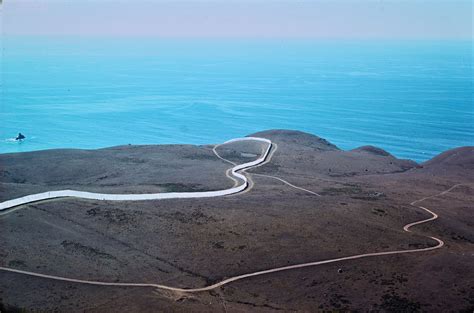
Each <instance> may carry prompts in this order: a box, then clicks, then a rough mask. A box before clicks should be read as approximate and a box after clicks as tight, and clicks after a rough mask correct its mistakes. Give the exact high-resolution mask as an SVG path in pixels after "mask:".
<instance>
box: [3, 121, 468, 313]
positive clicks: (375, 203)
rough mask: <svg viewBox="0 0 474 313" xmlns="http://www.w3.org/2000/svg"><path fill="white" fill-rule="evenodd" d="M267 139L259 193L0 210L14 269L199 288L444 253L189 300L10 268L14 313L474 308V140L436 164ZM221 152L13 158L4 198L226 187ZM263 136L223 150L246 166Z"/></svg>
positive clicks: (162, 149)
mask: <svg viewBox="0 0 474 313" xmlns="http://www.w3.org/2000/svg"><path fill="white" fill-rule="evenodd" d="M253 135H255V136H260V137H265V138H268V139H271V140H272V141H273V142H275V143H276V144H277V145H278V150H277V151H276V152H275V154H274V156H273V158H272V160H271V162H270V163H268V164H266V165H264V166H262V167H259V168H257V169H253V170H250V171H249V172H250V173H261V174H266V175H274V176H277V177H280V178H282V179H285V180H287V181H289V182H291V183H292V184H295V185H297V186H300V187H303V188H306V189H308V190H312V191H314V192H317V193H319V194H321V195H322V197H317V196H315V195H313V194H309V193H306V192H304V191H301V190H296V189H293V188H291V187H290V186H288V185H285V184H283V183H281V182H280V181H278V180H275V179H271V178H268V177H262V176H256V175H254V176H252V179H253V181H254V182H255V186H254V187H253V189H252V190H250V191H249V192H246V193H244V194H240V195H234V196H226V197H222V198H210V199H182V200H160V201H143V202H101V201H91V200H78V199H58V200H54V201H45V202H42V203H36V204H31V205H28V206H25V207H24V208H22V209H19V210H15V211H13V212H11V213H9V214H7V215H4V216H1V217H0V263H1V265H2V266H8V267H12V268H18V269H23V270H29V271H35V272H40V273H45V274H51V275H58V276H65V277H71V278H80V279H92V280H101V281H110V282H150V283H162V284H167V285H172V286H176V287H201V286H205V285H208V284H211V283H214V282H217V281H220V280H222V279H224V278H226V277H230V276H234V275H239V274H244V273H247V272H253V271H258V270H263V269H268V268H272V267H279V266H285V265H289V264H297V263H304V262H310V261H317V260H323V259H328V258H334V257H341V256H349V255H353V254H360V253H365V252H377V251H389V250H396V249H412V248H416V247H427V246H430V245H433V242H432V241H431V240H430V239H427V238H425V237H423V236H421V235H420V234H426V235H436V237H439V238H441V239H443V240H444V241H445V243H446V245H445V246H444V247H443V248H442V249H439V250H435V251H432V252H426V253H419V254H411V255H399V256H384V257H377V258H372V259H361V260H353V261H348V262H341V263H335V264H328V265H321V266H317V267H312V268H305V269H299V270H293V271H287V272H281V273H275V274H271V275H266V276H260V277H254V278H250V279H247V280H242V281H238V282H235V283H232V284H230V285H227V286H224V287H222V288H220V289H218V290H215V291H213V292H206V293H199V294H193V295H189V296H183V295H176V294H172V293H169V292H164V291H157V290H153V289H150V288H148V289H147V288H123V287H97V286H87V285H81V284H75V283H66V282H57V281H51V280H47V279H41V278H34V277H28V276H24V275H20V274H14V273H6V272H0V298H1V303H2V305H3V306H4V307H5V308H10V309H14V308H21V309H25V310H27V311H28V310H33V311H35V310H40V311H61V312H72V311H77V312H83V311H86V312H115V311H119V310H120V311H121V310H125V311H136V312H156V311H167V312H169V311H176V312H187V311H194V312H203V311H207V312H210V311H211V312H247V311H253V312H255V311H257V312H273V311H306V312H314V311H328V310H329V311H333V310H342V311H367V310H374V311H386V312H400V311H402V312H418V311H430V312H449V311H452V312H459V311H463V310H465V311H467V312H472V310H473V308H474V301H473V299H474V284H473V281H474V274H473V273H474V265H473V264H474V231H473V229H474V225H473V224H474V218H473V217H474V211H473V209H474V208H473V205H472V203H473V200H474V180H473V179H472V177H474V147H465V148H462V149H457V150H451V151H448V152H446V153H445V154H443V155H441V156H438V157H437V158H434V159H433V160H431V161H429V162H426V163H424V164H420V165H419V164H416V163H415V162H412V161H408V160H398V159H396V158H395V157H393V156H391V155H390V154H388V153H387V152H385V151H383V150H381V149H378V148H375V147H362V148H359V149H355V150H352V151H342V150H339V149H338V148H337V147H336V146H334V145H332V144H330V143H329V142H327V141H325V140H324V139H321V138H318V137H316V136H312V135H309V134H305V133H301V132H294V131H282V130H280V131H278V130H274V131H266V132H262V133H258V134H253ZM212 147H213V146H211V145H210V146H182V145H176V146H169V145H168V146H122V147H113V148H108V149H101V150H93V151H92V150H91V151H86V150H48V151H40V152H29V153H20V154H3V155H0V165H1V167H0V188H1V189H0V200H7V199H11V198H14V197H18V196H22V195H26V194H30V193H35V192H40V191H46V190H54V189H65V188H74V189H77V190H85V191H101V192H111V193H113V192H117V193H118V192H157V191H172V190H174V191H197V190H216V189H222V188H228V187H231V186H232V185H233V182H232V181H231V180H230V179H228V178H227V177H226V176H225V171H226V169H228V168H230V167H231V165H230V164H228V163H226V162H224V161H222V160H219V159H218V158H217V157H216V156H215V155H214V154H213V153H212ZM261 150H262V146H260V145H259V144H258V143H236V144H231V145H226V146H220V147H219V148H218V152H219V153H220V154H221V155H222V156H223V157H225V158H228V159H230V160H232V161H233V162H236V163H244V162H248V161H249V160H252V158H256V157H258V155H259V153H261ZM457 183H463V184H466V185H465V186H462V187H459V188H457V189H455V190H453V192H451V193H449V194H446V195H444V196H441V197H438V198H434V199H430V200H427V201H426V202H424V203H423V205H424V206H426V207H427V208H430V209H431V210H433V211H434V212H436V213H437V214H439V216H440V218H439V219H438V220H436V221H434V222H432V223H428V224H425V225H420V226H419V227H418V226H417V228H416V231H418V232H419V234H407V233H405V232H404V231H403V230H402V228H403V226H404V225H405V224H407V223H409V222H411V221H416V220H419V219H423V218H424V217H427V216H426V213H425V212H422V211H421V210H417V209H416V208H414V207H412V206H409V203H410V202H412V201H414V200H416V199H419V198H422V197H425V196H429V195H432V194H436V193H439V192H440V191H443V190H445V189H447V188H449V187H450V186H451V185H454V184H457Z"/></svg>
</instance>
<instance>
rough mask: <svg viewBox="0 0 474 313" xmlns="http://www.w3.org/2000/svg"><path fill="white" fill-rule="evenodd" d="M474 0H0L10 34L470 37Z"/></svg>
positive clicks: (4, 30)
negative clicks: (0, 0)
mask: <svg viewBox="0 0 474 313" xmlns="http://www.w3.org/2000/svg"><path fill="white" fill-rule="evenodd" d="M472 16H473V1H472V0H345V1H343V0H312V1H310V0H306V1H301V0H275V1H272V0H239V1H237V0H187V1H182V0H155V1H153V0H131V1H124V0H113V1H112V0H3V4H2V5H1V7H0V19H1V24H0V27H1V32H2V34H3V35H5V36H9V35H33V36H35V35H66V36H76V35H77V36H157V37H166V38H183V37H184V38H188V37H191V38H201V37H204V38H323V39H469V40H472V37H473V29H472V19H473V17H472Z"/></svg>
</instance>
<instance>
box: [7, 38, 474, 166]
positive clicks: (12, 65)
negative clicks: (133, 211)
mask: <svg viewBox="0 0 474 313" xmlns="http://www.w3.org/2000/svg"><path fill="white" fill-rule="evenodd" d="M1 45H2V47H1V48H2V52H3V53H2V57H1V68H0V70H1V86H0V87H1V94H0V153H5V152H21V151H32V150H40V149H51V148H100V147H108V146H114V145H122V144H128V143H131V144H163V143H190V144H206V143H220V142H223V141H225V140H227V139H231V138H234V137H240V136H244V135H248V134H251V133H253V132H257V131H261V130H265V129H271V128H286V129H296V130H302V131H306V132H310V133H313V134H316V135H318V136H320V137H323V138H326V139H328V140H329V141H331V142H332V143H334V144H336V145H338V146H339V147H340V148H343V149H352V148H356V147H358V146H361V145H368V144H370V145H375V146H379V147H381V148H383V149H386V150H387V151H389V152H391V153H392V154H394V155H396V156H397V157H402V158H411V159H414V160H417V161H423V160H427V159H429V158H431V157H432V156H434V155H436V154H437V153H439V152H441V151H444V150H446V149H450V148H454V147H458V146H464V145H474V104H473V91H474V89H473V48H472V42H470V41H464V42H463V41H444V42H443V41H438V42H429V41H420V42H417V41H411V42H394V41H392V42H390V41H378V42H376V41H360V42H355V41H295V40H293V41H278V40H263V41H256V40H255V41H252V40H248V41H244V40H235V41H230V40H163V39H161V40H160V39H148V38H143V39H126V38H115V39H104V38H94V39H90V38H75V39H64V38H46V37H45V38H1ZM18 132H22V133H23V134H25V135H26V136H27V140H26V141H24V142H22V143H18V142H15V141H14V140H12V138H13V137H15V136H16V135H17V133H18Z"/></svg>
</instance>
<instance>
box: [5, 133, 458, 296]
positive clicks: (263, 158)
mask: <svg viewBox="0 0 474 313" xmlns="http://www.w3.org/2000/svg"><path fill="white" fill-rule="evenodd" d="M240 140H257V141H261V142H266V143H268V147H267V148H266V149H265V152H264V153H263V155H262V156H261V157H260V158H258V159H257V160H255V161H252V162H248V163H245V164H242V165H236V164H235V163H234V162H231V161H229V160H226V159H224V158H222V157H221V156H220V155H219V154H218V153H217V151H216V148H217V147H218V146H219V145H218V146H216V147H214V149H213V151H214V153H215V154H216V156H217V157H218V158H220V159H222V160H224V161H226V162H228V163H231V164H233V165H234V167H233V168H232V169H231V171H230V174H229V171H228V172H227V175H228V176H229V177H230V178H231V179H235V178H238V179H240V180H241V181H243V182H244V183H243V184H242V185H240V186H236V187H233V188H230V189H226V190H224V191H219V192H228V191H229V190H235V189H236V188H242V186H244V188H242V189H241V190H239V191H237V192H243V191H244V190H245V189H247V190H248V189H250V188H251V185H249V184H251V180H249V179H247V177H246V176H244V175H242V174H240V173H237V171H241V172H245V170H247V169H250V168H255V167H257V166H261V165H264V164H266V163H267V162H269V161H270V159H271V156H272V155H273V153H274V152H275V151H276V145H275V144H273V146H274V147H275V148H274V149H273V151H272V152H270V151H271V150H272V149H271V148H272V142H271V141H269V140H268V139H264V138H255V137H247V138H241V139H234V140H231V141H228V142H226V143H231V142H236V141H240ZM224 144H225V143H224ZM270 153H271V154H270ZM253 175H255V174H253ZM259 175H260V176H266V177H270V178H274V179H278V180H280V181H282V182H284V183H285V184H287V185H289V186H292V187H294V188H296V189H301V190H304V191H307V192H309V193H312V194H314V195H317V196H319V194H317V193H315V192H312V191H310V190H306V189H304V188H301V187H297V186H295V185H292V184H290V183H288V182H287V181H285V180H283V179H281V178H278V177H274V176H269V175H261V174H259ZM234 181H236V183H237V182H238V180H234ZM461 185H462V184H456V185H454V186H452V187H450V188H449V189H447V190H444V191H442V192H440V193H438V194H435V195H432V196H428V197H424V198H421V199H419V200H415V201H413V202H411V203H410V205H411V206H413V207H416V208H419V209H421V210H423V211H425V212H427V213H429V214H430V215H431V217H429V218H427V219H423V220H420V221H416V222H413V223H410V224H407V225H405V226H404V227H403V230H404V231H406V232H411V230H410V228H411V227H413V226H415V225H419V224H423V223H427V222H429V221H433V220H435V219H437V218H438V215H437V214H436V213H434V212H432V211H431V210H429V209H427V208H425V207H423V206H419V205H417V204H418V203H420V202H422V201H424V200H427V199H431V198H434V197H438V196H442V195H445V194H447V193H448V192H450V191H452V190H453V189H455V188H456V187H458V186H461ZM247 187H249V188H247ZM247 190H246V191H247ZM79 193H81V192H79ZM208 193H210V192H202V193H199V192H196V193H194V194H206V195H205V196H209V195H208ZM232 193H235V192H232ZM232 193H226V194H232ZM81 194H82V193H81ZM88 194H89V193H88ZM169 194H172V195H176V194H185V195H189V194H190V193H169ZM95 195H101V196H102V195H103V194H95ZM150 195H159V194H150ZM69 196H70V197H77V196H76V195H69ZM119 196H123V195H119ZM128 196H138V195H128ZM205 196H204V197H205ZM27 197H29V196H27ZM27 197H23V198H19V199H23V200H22V202H23V203H21V204H17V205H23V204H27V203H29V202H24V201H25V200H24V199H25V198H26V199H27ZM195 197H196V196H194V198H195ZM50 198H57V196H56V197H50ZM169 198H171V197H169ZM169 198H168V199H169ZM88 199H90V198H88ZM94 199H97V198H94ZM146 199H150V198H146ZM146 199H135V198H134V199H132V200H146ZM154 199H163V198H154ZM98 200H105V199H103V198H100V197H99V199H98ZM106 200H109V199H106ZM113 200H118V199H113ZM123 200H131V199H121V200H119V201H123ZM11 201H14V200H10V201H6V202H3V203H0V205H2V204H5V203H10V204H11V203H13V202H11ZM34 201H35V202H36V201H38V200H34ZM30 202H31V201H30ZM14 206H16V205H6V206H5V205H4V206H0V210H5V209H6V208H12V207H14ZM425 237H427V238H430V239H432V240H433V241H435V242H436V245H434V246H431V247H427V248H419V249H408V250H394V251H384V252H373V253H363V254H357V255H351V256H346V257H340V258H334V259H328V260H319V261H314V262H308V263H302V264H295V265H289V266H283V267H277V268H272V269H267V270H262V271H257V272H252V273H247V274H243V275H238V276H234V277H230V278H227V279H224V280H222V281H220V282H218V283H215V284H212V285H209V286H206V287H199V288H178V287H172V286H167V285H161V284H152V283H116V282H102V281H94V280H82V279H74V278H67V277H61V276H55V275H47V274H41V273H36V272H30V271H23V270H18V269H14V268H9V267H0V270H2V271H6V272H12V273H18V274H23V275H29V276H34V277H40V278H47V279H52V280H57V281H65V282H72V283H81V284H88V285H96V286H119V287H151V288H158V289H162V290H168V291H173V292H177V293H197V292H203V291H210V290H213V289H216V288H219V287H222V286H224V285H227V284H229V283H232V282H235V281H238V280H242V279H246V278H250V277H255V276H261V275H267V274H271V273H276V272H282V271H288V270H294V269H298V268H305V267H311V266H317V265H323V264H329V263H336V262H342V261H349V260H355V259H362V258H368V257H376V256H385V255H395V254H406V253H419V252H427V251H431V250H435V249H439V248H441V247H442V246H443V245H444V242H443V241H442V240H441V239H439V238H436V237H432V236H425Z"/></svg>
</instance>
